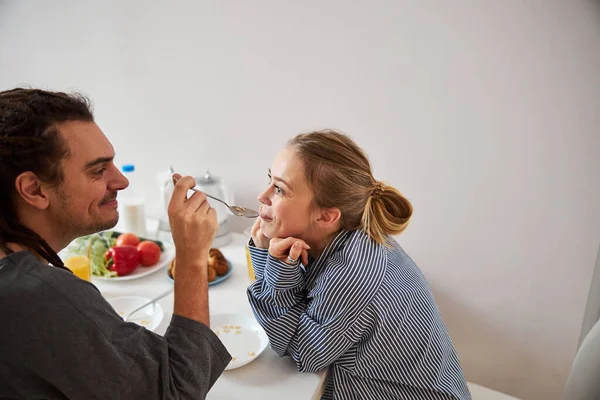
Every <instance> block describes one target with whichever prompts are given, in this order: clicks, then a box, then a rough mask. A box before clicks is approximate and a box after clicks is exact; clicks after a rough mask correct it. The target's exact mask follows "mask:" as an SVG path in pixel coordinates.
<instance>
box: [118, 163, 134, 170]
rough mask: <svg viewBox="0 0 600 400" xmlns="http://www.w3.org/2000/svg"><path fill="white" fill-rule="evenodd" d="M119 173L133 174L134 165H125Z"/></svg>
mask: <svg viewBox="0 0 600 400" xmlns="http://www.w3.org/2000/svg"><path fill="white" fill-rule="evenodd" d="M121 171H123V172H133V171H135V165H133V164H125V165H123V166H122V167H121Z"/></svg>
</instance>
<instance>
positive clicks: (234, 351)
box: [210, 314, 269, 370]
mask: <svg viewBox="0 0 600 400" xmlns="http://www.w3.org/2000/svg"><path fill="white" fill-rule="evenodd" d="M210 328H211V329H212V330H213V332H214V333H215V334H216V335H217V336H218V337H219V339H220V340H221V342H222V343H223V345H224V346H225V348H226V349H227V351H228V352H229V354H231V357H232V359H231V361H230V362H229V365H227V368H225V370H229V369H235V368H239V367H241V366H242V365H246V364H248V363H249V362H251V361H253V360H254V359H255V358H256V357H258V356H259V355H260V353H262V352H263V350H264V349H266V348H267V345H268V344H269V338H268V337H267V334H266V333H265V331H264V330H263V328H262V327H261V326H260V325H259V323H258V322H256V320H255V319H254V317H253V316H252V315H244V314H215V315H211V316H210Z"/></svg>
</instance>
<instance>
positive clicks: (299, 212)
mask: <svg viewBox="0 0 600 400" xmlns="http://www.w3.org/2000/svg"><path fill="white" fill-rule="evenodd" d="M258 200H259V201H260V202H261V203H262V205H261V206H260V211H259V212H260V219H261V221H260V229H261V231H262V234H263V235H265V236H266V237H268V238H270V239H272V238H286V237H290V236H293V237H296V238H298V239H304V240H306V239H307V238H308V237H309V236H310V234H311V231H312V227H313V224H312V220H313V218H314V217H315V207H314V206H313V204H312V202H313V191H312V189H311V187H310V186H309V185H308V182H307V181H306V178H305V173H304V162H303V161H302V159H300V157H299V156H298V155H297V153H296V152H295V151H294V150H293V149H290V148H287V147H286V148H284V149H283V150H281V151H280V152H279V154H277V156H276V157H275V160H274V161H273V164H272V166H271V169H270V170H269V186H267V188H266V189H265V191H264V192H262V193H261V194H260V195H259V196H258Z"/></svg>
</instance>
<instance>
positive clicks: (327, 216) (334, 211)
mask: <svg viewBox="0 0 600 400" xmlns="http://www.w3.org/2000/svg"><path fill="white" fill-rule="evenodd" d="M341 216H342V212H341V211H340V209H339V208H336V207H332V208H321V209H319V214H318V215H317V219H316V222H317V224H318V226H319V227H320V228H330V227H333V226H335V225H336V224H337V223H339V221H340V217H341Z"/></svg>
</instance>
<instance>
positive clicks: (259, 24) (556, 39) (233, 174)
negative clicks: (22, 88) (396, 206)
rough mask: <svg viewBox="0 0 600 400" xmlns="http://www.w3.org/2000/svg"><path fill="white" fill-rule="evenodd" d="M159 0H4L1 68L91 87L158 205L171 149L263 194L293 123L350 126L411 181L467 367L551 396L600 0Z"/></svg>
mask: <svg viewBox="0 0 600 400" xmlns="http://www.w3.org/2000/svg"><path fill="white" fill-rule="evenodd" d="M151 3H152V2H147V1H143V2H142V1H139V2H132V1H128V2H117V1H114V2H84V1H78V2H75V1H72V2H56V1H55V2H42V1H38V2H34V1H22V2H16V1H15V2H7V1H2V2H0V89H8V88H11V87H13V86H15V85H17V84H30V85H33V86H42V87H46V88H51V89H63V90H64V89H77V90H80V91H83V92H85V93H87V94H89V95H90V96H91V97H92V98H93V99H94V101H95V103H96V115H97V121H98V123H99V124H100V126H101V127H102V128H103V130H104V131H105V132H106V134H107V136H108V137H109V138H110V140H111V141H112V142H113V144H114V146H115V148H116V149H117V153H118V161H119V162H134V163H135V164H136V165H137V166H138V168H141V170H142V171H143V174H144V176H143V179H144V183H145V184H146V185H147V187H148V194H149V195H151V199H150V203H149V209H150V214H153V215H157V214H158V212H159V210H160V207H159V204H160V202H159V199H158V189H157V187H156V184H155V174H156V173H157V172H158V171H159V170H161V169H163V168H164V167H166V166H167V165H168V164H169V163H172V164H173V165H174V166H175V167H176V168H177V169H178V170H180V171H187V172H190V171H193V172H196V173H198V174H199V173H200V172H202V171H203V170H204V169H205V168H207V167H209V168H210V169H211V170H212V171H213V172H214V173H217V174H219V175H221V176H224V177H225V178H227V179H228V180H229V181H230V182H231V183H232V184H233V185H234V187H235V190H236V195H237V199H238V202H239V203H242V204H248V205H256V204H257V201H256V198H255V196H256V194H257V193H258V192H259V190H261V188H262V187H263V185H264V184H265V183H266V180H267V178H266V171H267V168H268V167H269V166H270V163H271V160H272V158H273V156H274V155H275V153H276V152H277V151H278V150H279V149H280V148H281V146H282V145H283V144H284V143H285V141H286V140H287V139H288V138H290V137H291V136H292V135H293V134H295V133H297V132H300V131H306V130H310V129H314V128H322V127H332V128H338V129H341V130H343V131H345V132H347V133H349V134H351V135H352V136H353V137H354V138H355V139H356V140H357V141H358V142H359V144H361V145H362V146H363V147H364V148H365V149H366V151H367V152H368V153H369V154H370V156H371V160H372V162H373V165H374V170H375V173H376V176H377V177H379V178H380V179H382V180H385V181H388V182H390V183H391V184H393V185H395V186H397V187H398V188H399V189H400V190H402V191H403V192H404V193H405V194H406V195H407V196H408V197H409V198H410V199H411V200H412V201H413V202H414V205H415V210H416V213H415V217H414V220H413V222H412V224H411V226H410V228H409V229H408V230H407V232H406V233H405V234H404V235H403V236H402V237H401V243H402V244H403V245H404V246H405V248H406V249H407V250H408V251H409V253H410V254H411V255H412V256H413V257H414V258H415V260H416V261H417V262H418V264H419V265H420V266H421V268H422V269H423V271H424V272H425V274H426V276H427V277H428V279H429V281H430V283H431V284H432V286H433V288H434V291H435V293H436V296H437V299H438V301H439V304H440V308H441V310H442V312H443V315H444V317H445V320H446V322H447V325H448V327H449V329H450V332H451V335H452V337H453V339H454V342H455V344H456V347H457V349H458V352H459V355H460V357H461V360H462V363H463V365H464V367H465V371H466V374H467V377H468V379H469V380H471V381H474V382H477V383H480V384H484V385H486V386H490V387H492V388H495V389H500V390H503V391H506V392H508V393H510V394H513V395H516V396H520V397H523V398H529V399H552V398H557V397H558V396H559V394H560V392H561V390H562V386H563V384H564V381H565V378H566V375H567V373H568V370H569V367H570V364H571V361H572V359H573V356H574V352H575V350H576V346H577V340H578V335H579V330H580V328H581V322H582V317H583V312H584V308H585V301H586V298H587V294H588V287H589V284H590V278H591V275H592V269H593V266H594V260H595V256H596V249H597V246H598V243H599V242H600V210H599V208H598V204H600V187H599V180H598V177H599V172H600V150H599V149H600V134H599V129H600V112H599V111H600V4H598V2H591V1H567V0H537V1H535V0H534V1H527V2H525V1H520V0H507V1H496V2H492V1H474V0H460V1H459V0H454V1H448V0H438V1H411V2H409V1H387V2H384V1H362V2H359V1H352V2H349V1H347V0H346V1H343V0H335V1H310V2H306V1H304V2H292V1H275V0H273V1H266V0H265V1H256V0H255V1H202V2H198V1H196V2H192V1H189V2H181V1H180V2H168V4H167V2H154V3H153V4H151ZM142 147H143V149H142ZM244 226H245V225H243V224H241V223H238V225H237V229H242V228H243V227H244Z"/></svg>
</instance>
